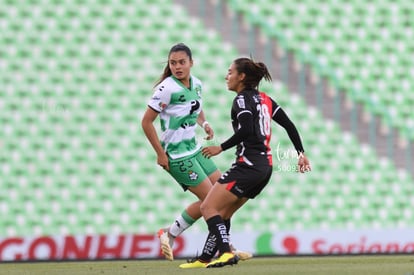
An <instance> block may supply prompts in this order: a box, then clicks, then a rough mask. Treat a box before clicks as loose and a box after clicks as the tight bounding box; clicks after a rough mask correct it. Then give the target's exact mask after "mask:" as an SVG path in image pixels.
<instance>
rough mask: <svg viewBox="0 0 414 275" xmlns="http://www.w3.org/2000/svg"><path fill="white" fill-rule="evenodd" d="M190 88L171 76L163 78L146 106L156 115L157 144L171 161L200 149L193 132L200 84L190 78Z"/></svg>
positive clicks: (199, 106)
mask: <svg viewBox="0 0 414 275" xmlns="http://www.w3.org/2000/svg"><path fill="white" fill-rule="evenodd" d="M190 86H191V87H190V89H188V88H187V87H185V86H184V85H183V84H182V83H181V81H179V80H178V79H176V78H175V77H174V76H170V77H167V78H166V79H164V80H163V81H162V82H161V83H160V84H158V85H157V86H156V87H155V89H154V94H153V96H152V98H151V100H150V101H149V103H148V106H149V107H150V108H152V109H153V110H154V111H156V112H158V113H159V114H160V115H159V116H160V121H161V131H162V134H161V137H160V141H161V144H162V146H163V148H164V150H165V151H166V152H167V153H168V155H169V156H170V157H171V158H173V159H176V158H180V157H184V156H188V155H191V154H193V153H195V152H196V151H197V150H198V149H200V144H198V143H197V140H196V137H195V128H196V127H197V118H198V115H199V113H200V112H201V103H202V101H201V92H202V83H201V81H200V80H199V79H197V78H196V77H194V76H191V78H190Z"/></svg>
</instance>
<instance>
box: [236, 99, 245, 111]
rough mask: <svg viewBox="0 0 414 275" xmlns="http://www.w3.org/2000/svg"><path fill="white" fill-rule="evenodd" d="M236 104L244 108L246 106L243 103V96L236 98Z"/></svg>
mask: <svg viewBox="0 0 414 275" xmlns="http://www.w3.org/2000/svg"><path fill="white" fill-rule="evenodd" d="M237 105H239V108H241V109H245V108H246V104H245V103H244V98H238V99H237Z"/></svg>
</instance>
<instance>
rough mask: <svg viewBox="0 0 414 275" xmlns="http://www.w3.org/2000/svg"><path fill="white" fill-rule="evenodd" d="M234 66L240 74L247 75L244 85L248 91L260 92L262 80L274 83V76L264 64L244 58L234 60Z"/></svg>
mask: <svg viewBox="0 0 414 275" xmlns="http://www.w3.org/2000/svg"><path fill="white" fill-rule="evenodd" d="M234 64H235V66H236V70H237V72H238V73H244V74H245V78H244V80H243V84H244V88H245V89H246V90H258V88H259V82H260V81H261V80H262V78H264V79H265V80H267V81H272V76H271V75H270V73H269V70H268V69H267V67H266V65H265V64H264V63H263V62H254V61H253V59H251V58H246V57H242V58H238V59H236V60H234Z"/></svg>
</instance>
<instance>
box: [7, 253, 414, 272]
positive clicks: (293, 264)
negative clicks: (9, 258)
mask: <svg viewBox="0 0 414 275" xmlns="http://www.w3.org/2000/svg"><path fill="white" fill-rule="evenodd" d="M184 262H185V260H183V259H177V260H174V261H172V262H170V261H166V260H128V261H115V260H113V261H112V260H108V261H76V262H75V261H62V262H33V263H2V264H0V274H8V275H14V274H16V275H17V274H18V275H37V274H39V275H40V274H41V275H47V274H56V275H83V274H85V275H86V274H88V275H89V274H92V275H93V274H97V275H98V274H99V275H104V274H107V275H118V274H120V275H129V274H131V275H132V274H134V275H135V274H145V275H146V274H148V275H150V274H156V275H158V274H168V275H174V274H237V275H244V274H246V275H247V274H261V275H264V274H272V275H275V274H276V275H277V274H283V275H290V274H292V275H293V274H295V275H296V274H306V275H310V274H315V275H316V274H317V275H345V274H347V275H348V274H349V275H359V274H361V275H370V274H372V275H393V274H395V275H414V255H390V256H388V255H385V256H332V257H331V256H329V257H328V256H321V257H310V256H309V257H307V256H303V257H256V258H253V259H251V260H248V261H240V262H239V264H237V265H234V266H226V267H223V268H216V269H180V268H179V267H178V265H179V264H181V263H184Z"/></svg>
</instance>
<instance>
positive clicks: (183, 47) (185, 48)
mask: <svg viewBox="0 0 414 275" xmlns="http://www.w3.org/2000/svg"><path fill="white" fill-rule="evenodd" d="M174 52H185V53H186V54H187V55H188V57H189V58H190V61H191V60H193V54H192V53H191V50H190V48H189V47H188V46H187V45H185V44H184V43H178V44H175V45H174V46H172V47H171V49H170V52H169V53H168V59H170V55H171V54H172V53H174ZM171 75H172V72H171V70H170V64H168V61H167V65H166V66H165V68H164V72H163V73H162V75H161V77H160V79H159V80H158V81H157V83H156V84H155V86H157V85H158V84H160V83H161V82H162V81H163V80H164V79H166V78H167V77H169V76H171Z"/></svg>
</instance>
